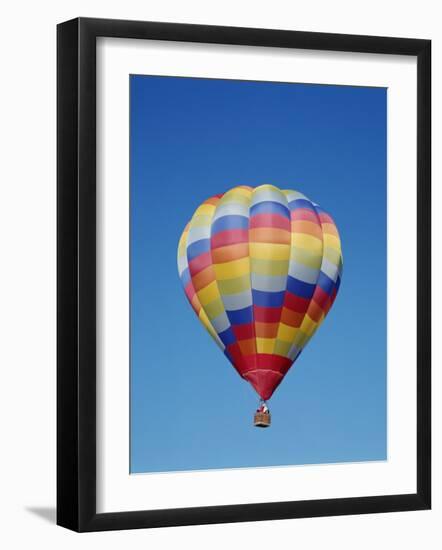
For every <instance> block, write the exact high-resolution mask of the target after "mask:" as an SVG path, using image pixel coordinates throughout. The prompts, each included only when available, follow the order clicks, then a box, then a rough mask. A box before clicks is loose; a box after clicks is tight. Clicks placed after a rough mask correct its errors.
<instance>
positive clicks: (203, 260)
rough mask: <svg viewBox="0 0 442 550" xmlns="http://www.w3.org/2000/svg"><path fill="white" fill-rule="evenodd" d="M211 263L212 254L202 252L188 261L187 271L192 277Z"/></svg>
mask: <svg viewBox="0 0 442 550" xmlns="http://www.w3.org/2000/svg"><path fill="white" fill-rule="evenodd" d="M209 265H212V255H211V254H210V252H204V254H200V255H199V256H197V257H196V258H193V260H190V262H189V272H190V275H191V276H192V277H194V276H195V275H196V274H197V273H199V272H200V271H202V270H203V269H205V268H206V267H208V266H209Z"/></svg>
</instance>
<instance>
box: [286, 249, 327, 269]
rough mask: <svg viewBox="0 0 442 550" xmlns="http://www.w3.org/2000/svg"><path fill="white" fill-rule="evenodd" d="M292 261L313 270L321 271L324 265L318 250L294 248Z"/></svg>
mask: <svg viewBox="0 0 442 550" xmlns="http://www.w3.org/2000/svg"><path fill="white" fill-rule="evenodd" d="M290 259H291V260H296V262H298V263H300V264H302V265H305V266H307V267H310V268H311V269H319V268H320V267H321V263H322V254H321V253H320V252H318V251H317V250H313V251H312V250H307V249H306V248H298V247H296V246H292V250H291V257H290Z"/></svg>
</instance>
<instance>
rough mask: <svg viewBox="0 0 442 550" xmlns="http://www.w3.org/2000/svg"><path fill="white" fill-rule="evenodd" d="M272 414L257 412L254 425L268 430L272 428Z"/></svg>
mask: <svg viewBox="0 0 442 550" xmlns="http://www.w3.org/2000/svg"><path fill="white" fill-rule="evenodd" d="M270 421H271V418H270V414H269V413H262V412H257V413H255V420H254V424H255V426H256V427H257V428H268V427H269V426H270Z"/></svg>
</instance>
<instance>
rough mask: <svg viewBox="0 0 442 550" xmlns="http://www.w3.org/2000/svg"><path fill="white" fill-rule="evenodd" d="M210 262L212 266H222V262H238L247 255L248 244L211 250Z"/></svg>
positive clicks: (231, 245)
mask: <svg viewBox="0 0 442 550" xmlns="http://www.w3.org/2000/svg"><path fill="white" fill-rule="evenodd" d="M211 253H212V262H213V263H214V264H222V263H223V262H231V261H232V260H239V259H240V258H245V257H246V256H248V255H249V245H248V243H238V244H230V245H228V246H221V247H220V248H214V249H213V250H212V252H211Z"/></svg>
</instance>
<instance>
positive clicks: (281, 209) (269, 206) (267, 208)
mask: <svg viewBox="0 0 442 550" xmlns="http://www.w3.org/2000/svg"><path fill="white" fill-rule="evenodd" d="M257 214H280V215H281V216H284V217H286V218H290V212H289V210H288V208H287V207H286V206H284V205H283V204H281V203H279V202H274V201H262V202H258V203H257V204H254V205H253V206H252V207H251V208H250V215H251V216H256V215H257Z"/></svg>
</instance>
